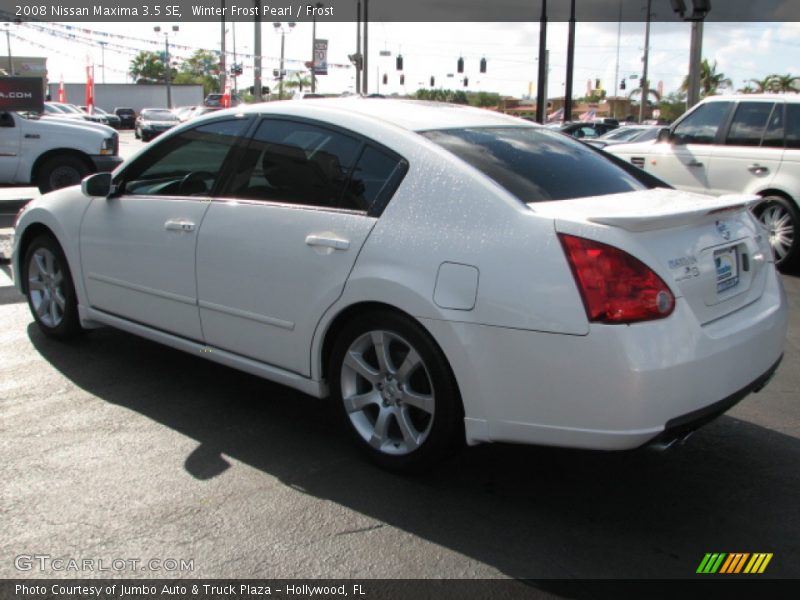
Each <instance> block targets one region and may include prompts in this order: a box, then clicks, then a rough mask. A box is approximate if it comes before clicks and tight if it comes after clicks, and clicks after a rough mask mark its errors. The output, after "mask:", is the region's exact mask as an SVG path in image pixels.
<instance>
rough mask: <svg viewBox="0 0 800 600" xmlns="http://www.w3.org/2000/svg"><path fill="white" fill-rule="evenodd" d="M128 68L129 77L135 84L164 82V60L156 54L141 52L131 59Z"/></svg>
mask: <svg viewBox="0 0 800 600" xmlns="http://www.w3.org/2000/svg"><path fill="white" fill-rule="evenodd" d="M129 68H130V70H129V73H130V76H131V77H133V80H134V81H136V82H137V83H138V82H144V83H156V82H161V81H164V80H165V77H164V74H165V72H164V60H163V58H162V55H161V54H159V53H158V52H149V51H147V50H142V51H141V52H139V54H137V55H136V56H135V57H134V58H133V60H132V61H131V64H130V67H129Z"/></svg>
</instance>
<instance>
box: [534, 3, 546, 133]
mask: <svg viewBox="0 0 800 600" xmlns="http://www.w3.org/2000/svg"><path fill="white" fill-rule="evenodd" d="M546 87H547V0H542V16H541V19H539V79H538V81H537V84H536V95H537V98H536V120H537V121H538V122H539V123H544V112H545V105H546V104H547V92H546V90H545V88H546ZM543 96H544V97H543Z"/></svg>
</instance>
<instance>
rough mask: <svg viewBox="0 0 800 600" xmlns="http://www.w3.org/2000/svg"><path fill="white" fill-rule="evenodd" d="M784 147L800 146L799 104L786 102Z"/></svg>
mask: <svg viewBox="0 0 800 600" xmlns="http://www.w3.org/2000/svg"><path fill="white" fill-rule="evenodd" d="M786 147H787V148H800V104H794V103H792V104H789V103H787V104H786Z"/></svg>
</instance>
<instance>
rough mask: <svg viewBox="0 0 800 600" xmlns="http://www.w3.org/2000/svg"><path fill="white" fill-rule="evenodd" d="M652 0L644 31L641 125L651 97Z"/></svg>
mask: <svg viewBox="0 0 800 600" xmlns="http://www.w3.org/2000/svg"><path fill="white" fill-rule="evenodd" d="M651 2H652V0H647V21H646V23H647V25H646V26H645V30H644V58H643V59H642V62H643V63H644V65H643V68H642V83H641V85H640V86H639V87H640V88H641V90H642V101H641V102H640V103H639V123H641V122H643V121H644V107H645V104H647V97H648V96H649V95H650V89H649V85H648V81H647V63H648V60H649V58H650V4H651Z"/></svg>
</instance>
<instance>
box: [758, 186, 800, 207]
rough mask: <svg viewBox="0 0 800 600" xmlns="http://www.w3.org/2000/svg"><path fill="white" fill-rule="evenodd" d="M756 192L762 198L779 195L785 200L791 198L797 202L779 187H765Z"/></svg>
mask: <svg viewBox="0 0 800 600" xmlns="http://www.w3.org/2000/svg"><path fill="white" fill-rule="evenodd" d="M756 194H758V195H759V196H761V197H762V198H768V197H769V196H780V197H781V198H784V199H785V200H791V201H792V202H794V203H795V204H797V201H796V200H795V199H794V198H792V195H791V194H789V193H787V192H784V191H783V190H781V189H779V188H767V189H765V190H759V191H758V192H756Z"/></svg>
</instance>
